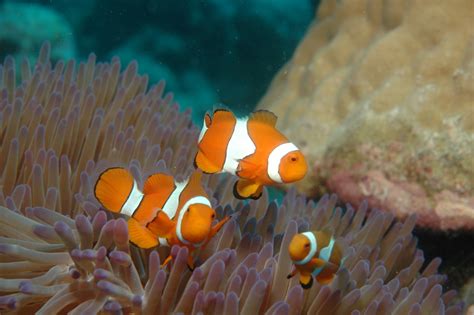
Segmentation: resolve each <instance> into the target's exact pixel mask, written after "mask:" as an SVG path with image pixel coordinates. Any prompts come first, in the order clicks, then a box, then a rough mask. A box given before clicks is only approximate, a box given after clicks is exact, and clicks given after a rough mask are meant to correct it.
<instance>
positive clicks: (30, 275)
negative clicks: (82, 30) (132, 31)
mask: <svg viewBox="0 0 474 315" xmlns="http://www.w3.org/2000/svg"><path fill="white" fill-rule="evenodd" d="M49 51H50V48H49V45H48V44H46V45H44V46H43V48H42V50H41V52H40V56H39V58H38V62H37V64H36V65H35V67H34V70H33V71H31V67H30V65H29V64H28V62H27V61H24V62H23V64H22V66H21V75H20V76H19V79H20V80H17V76H16V74H15V61H14V60H13V58H11V57H7V58H6V60H5V62H4V63H3V65H0V165H1V166H2V168H1V169H0V171H1V172H0V278H1V279H0V309H1V311H2V314H14V313H15V314H31V313H33V312H37V314H55V313H69V314H95V313H99V312H101V313H104V314H109V313H114V314H116V313H117V314H121V313H137V314H139V313H143V314H169V313H174V314H178V313H179V314H198V313H201V314H302V313H309V314H321V315H322V314H354V315H355V314H388V313H391V314H452V315H454V314H461V312H462V310H463V305H462V303H459V302H456V292H455V291H454V290H449V291H446V290H445V289H443V287H442V285H443V283H444V282H445V280H446V276H444V275H442V274H439V273H438V272H437V269H438V267H439V265H440V263H441V260H440V259H439V258H438V259H434V260H432V261H430V262H426V264H425V259H424V257H423V252H422V251H421V250H420V249H418V248H417V240H416V238H415V237H414V236H413V235H412V229H413V227H414V225H415V217H414V216H409V217H408V218H407V219H406V220H405V221H404V222H400V221H397V220H395V219H394V216H393V215H392V214H390V213H384V212H380V211H378V210H371V211H370V210H369V209H368V207H367V204H366V203H362V204H361V206H360V207H359V209H357V211H355V210H354V209H353V208H352V207H351V206H350V205H347V207H346V208H345V209H344V210H343V209H341V208H339V207H336V202H337V198H336V197H335V195H333V196H328V195H326V196H325V197H323V198H322V199H321V200H319V201H318V202H317V203H315V202H314V201H308V200H307V199H306V198H305V197H304V196H302V195H298V194H297V193H296V191H295V190H290V191H289V192H288V193H287V194H286V196H285V198H284V199H283V201H282V203H281V204H277V203H276V202H275V201H269V196H268V193H267V192H266V191H265V192H264V194H263V196H262V197H261V199H260V200H258V201H255V200H252V201H250V202H248V203H246V202H243V201H240V200H236V199H235V198H233V194H232V187H233V184H234V181H235V179H234V178H233V177H230V176H226V175H212V176H205V178H204V183H203V184H204V185H205V187H206V188H207V190H208V192H209V194H210V196H212V204H213V206H214V207H215V208H216V212H217V216H218V217H219V218H222V217H223V216H224V215H228V214H232V215H233V219H232V220H231V221H230V222H229V223H228V224H226V226H225V227H224V228H223V229H222V230H221V231H220V232H219V234H218V235H217V236H216V237H215V238H214V239H213V240H212V242H211V243H210V244H209V245H208V246H207V247H206V248H205V249H203V250H201V251H200V252H199V253H197V254H198V257H197V264H196V265H197V268H196V269H195V270H194V271H193V272H192V273H191V272H190V271H189V270H188V269H187V267H186V258H187V255H188V252H187V249H186V248H179V247H173V248H171V249H169V248H165V247H160V248H158V249H153V250H142V249H139V248H137V247H135V246H133V245H131V244H130V243H129V239H128V231H127V225H126V223H125V220H124V219H123V218H120V217H117V216H114V215H112V214H111V213H108V212H106V211H104V210H103V209H101V208H100V206H99V204H98V202H97V201H96V200H95V199H94V198H93V194H92V187H93V185H94V183H95V180H96V178H97V176H98V172H99V170H100V169H101V168H103V167H106V166H107V165H123V166H126V167H128V168H129V169H130V170H131V172H132V173H133V174H134V175H135V177H136V178H137V179H139V178H143V177H144V175H145V174H149V173H152V172H168V173H170V174H173V175H174V176H176V177H177V178H181V179H182V178H184V177H185V176H187V175H189V174H190V172H191V170H192V167H193V166H192V159H193V157H194V154H195V144H196V141H197V138H198V132H199V130H198V128H197V127H196V126H195V125H193V124H192V122H191V119H190V112H189V111H185V112H184V113H183V112H179V107H178V106H177V104H176V103H174V102H173V96H172V94H169V93H168V94H166V95H164V94H163V89H164V84H163V82H161V83H159V84H157V85H154V86H153V87H151V88H148V87H147V84H148V79H147V76H146V75H140V74H138V73H137V64H136V63H135V62H132V63H131V64H129V65H128V66H127V67H126V68H125V70H124V71H122V70H121V64H120V61H119V60H118V58H114V59H113V60H112V62H111V63H96V57H95V56H94V55H93V54H91V55H90V57H89V59H88V60H87V61H86V62H81V63H79V64H76V63H75V61H69V62H67V63H64V62H62V61H59V62H58V63H56V64H55V65H52V64H51V62H50V61H49ZM16 82H21V83H20V84H19V85H16V84H17V83H16ZM308 229H312V230H314V229H325V230H328V231H331V232H332V233H333V234H334V235H335V237H336V238H337V239H338V240H340V241H341V243H343V244H345V246H346V249H345V257H346V259H345V261H344V264H343V266H342V267H341V268H340V269H339V271H338V273H337V275H336V278H335V279H334V281H333V282H332V283H331V284H330V285H320V284H317V283H316V284H315V285H313V287H312V288H311V289H310V290H307V291H304V290H303V289H302V287H301V286H300V285H299V283H298V279H296V278H294V279H291V280H288V279H287V278H286V275H287V274H288V273H289V272H290V270H291V261H290V257H289V254H288V251H287V247H288V244H289V241H290V240H291V238H292V236H293V235H295V234H296V233H298V232H301V231H304V230H308ZM170 252H171V254H172V255H173V256H174V258H175V259H174V260H173V262H172V263H171V266H170V268H169V269H168V268H162V267H160V262H161V261H162V260H163V258H164V257H166V256H167V255H168V253H170Z"/></svg>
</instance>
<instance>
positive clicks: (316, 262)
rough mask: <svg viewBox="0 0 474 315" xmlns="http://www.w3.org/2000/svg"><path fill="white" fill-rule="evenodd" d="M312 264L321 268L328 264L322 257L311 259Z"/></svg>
mask: <svg viewBox="0 0 474 315" xmlns="http://www.w3.org/2000/svg"><path fill="white" fill-rule="evenodd" d="M311 264H314V265H313V266H314V268H321V267H324V266H325V265H326V261H324V260H322V259H321V258H317V257H314V258H312V259H311Z"/></svg>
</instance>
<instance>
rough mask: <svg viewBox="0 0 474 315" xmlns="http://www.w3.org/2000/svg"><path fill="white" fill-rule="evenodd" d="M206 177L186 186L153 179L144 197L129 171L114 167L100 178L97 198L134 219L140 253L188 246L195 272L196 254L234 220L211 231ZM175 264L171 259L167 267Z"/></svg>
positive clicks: (165, 178)
mask: <svg viewBox="0 0 474 315" xmlns="http://www.w3.org/2000/svg"><path fill="white" fill-rule="evenodd" d="M201 174H202V173H201V172H199V171H195V172H194V173H193V174H192V175H191V177H190V178H189V179H188V180H186V181H184V182H182V183H175V181H174V179H173V177H172V176H170V175H166V174H160V173H158V174H154V175H152V176H150V177H148V179H147V180H146V182H145V184H144V187H143V192H142V191H140V189H139V188H138V186H137V182H136V181H135V179H134V178H133V176H132V175H131V174H130V172H128V171H127V170H126V169H124V168H109V169H107V170H105V171H104V172H103V173H101V174H100V176H99V178H98V180H97V183H96V185H95V189H94V193H95V197H96V198H97V200H98V201H99V202H100V203H101V204H102V205H103V206H104V208H106V209H108V210H110V211H112V212H116V213H121V214H124V215H126V216H128V217H130V218H129V219H128V221H127V223H128V231H129V237H130V241H131V242H132V243H134V244H135V245H137V246H138V247H141V248H152V247H155V246H157V245H158V244H160V245H166V246H170V247H171V246H173V245H179V246H186V247H187V248H188V249H189V252H190V254H189V256H188V265H189V268H190V269H191V270H192V269H193V268H194V262H193V259H192V255H191V252H192V251H193V250H195V249H197V248H199V247H201V246H203V245H205V244H206V243H207V242H208V241H209V240H210V239H211V238H212V237H213V236H214V235H215V234H217V232H219V230H220V229H221V228H222V226H223V225H224V224H225V223H226V222H227V221H228V220H229V219H230V217H225V218H224V219H223V220H222V221H220V222H219V223H217V224H216V225H214V226H212V221H213V220H214V219H215V216H216V213H215V211H214V209H212V208H211V203H210V202H209V198H208V196H207V194H206V193H205V191H204V189H203V188H202V186H201ZM170 260H171V256H169V257H168V258H166V260H165V261H164V263H163V265H166V264H167V263H168V262H169V261H170Z"/></svg>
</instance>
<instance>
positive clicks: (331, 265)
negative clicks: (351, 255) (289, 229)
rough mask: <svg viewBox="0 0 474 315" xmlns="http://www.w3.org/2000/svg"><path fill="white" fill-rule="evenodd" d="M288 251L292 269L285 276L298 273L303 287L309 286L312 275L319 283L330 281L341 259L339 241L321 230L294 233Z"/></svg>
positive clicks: (311, 283) (289, 276)
mask: <svg viewBox="0 0 474 315" xmlns="http://www.w3.org/2000/svg"><path fill="white" fill-rule="evenodd" d="M288 251H289V254H290V258H291V260H292V261H293V264H294V269H293V271H292V272H291V273H290V274H289V275H288V276H287V278H288V279H290V278H291V277H293V276H295V275H296V273H299V274H300V284H301V286H302V287H303V289H309V288H311V286H312V285H313V277H314V278H316V280H317V281H318V282H319V283H321V284H327V283H330V282H331V281H332V279H333V278H334V275H335V273H336V272H337V270H338V269H339V266H340V265H341V264H342V259H343V258H342V250H341V246H340V245H339V243H338V242H337V241H336V240H335V239H334V237H332V236H331V235H330V234H328V233H325V232H322V231H315V232H311V231H310V232H304V233H300V234H296V235H295V236H293V238H292V239H291V242H290V245H289V246H288Z"/></svg>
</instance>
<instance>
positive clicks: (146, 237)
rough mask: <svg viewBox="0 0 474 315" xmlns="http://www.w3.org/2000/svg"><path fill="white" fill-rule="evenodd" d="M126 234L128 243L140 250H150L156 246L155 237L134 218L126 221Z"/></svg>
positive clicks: (156, 240)
mask: <svg viewBox="0 0 474 315" xmlns="http://www.w3.org/2000/svg"><path fill="white" fill-rule="evenodd" d="M128 234H129V237H130V242H132V243H133V244H135V245H137V246H138V247H140V248H152V247H155V246H157V245H158V239H157V237H156V236H154V235H153V233H152V232H151V231H150V230H148V229H147V228H146V227H144V226H142V225H140V223H138V221H137V220H135V219H134V218H130V219H129V220H128Z"/></svg>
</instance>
